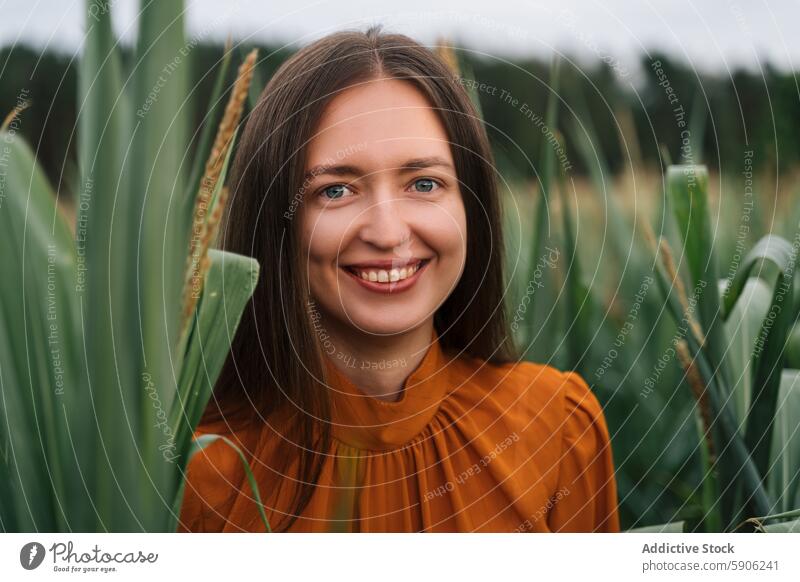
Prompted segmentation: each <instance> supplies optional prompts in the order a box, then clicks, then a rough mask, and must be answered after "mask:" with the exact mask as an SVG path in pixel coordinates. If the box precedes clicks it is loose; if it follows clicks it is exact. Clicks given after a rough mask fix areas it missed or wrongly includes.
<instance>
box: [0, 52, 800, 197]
mask: <svg viewBox="0 0 800 582" xmlns="http://www.w3.org/2000/svg"><path fill="white" fill-rule="evenodd" d="M245 48H247V49H249V48H251V47H249V46H248V47H241V48H239V49H235V50H241V51H242V53H244V50H245ZM259 48H260V49H261V51H260V54H261V55H264V57H263V58H262V60H261V62H260V63H259V77H260V79H262V80H266V79H269V78H270V76H271V74H272V72H273V71H274V70H275V69H276V68H277V67H278V66H279V65H280V64H281V63H282V62H283V61H284V60H285V59H286V58H287V57H288V56H289V55H290V54H291V51H290V50H287V49H276V48H275V47H270V46H260V47H259ZM223 50H224V48H223V47H222V46H221V45H212V44H202V43H200V44H196V45H194V46H193V47H192V51H191V55H190V57H189V59H186V60H185V62H188V63H191V65H190V66H192V68H193V70H192V72H191V75H192V79H193V86H194V90H193V92H192V94H191V95H190V96H189V99H190V106H191V107H192V109H193V111H195V112H196V115H197V120H196V121H197V127H200V124H201V123H202V114H203V113H202V112H204V111H206V110H207V102H206V100H207V99H208V96H209V94H210V93H211V86H212V84H213V82H214V78H215V73H214V69H215V66H216V65H217V64H218V62H219V60H220V58H221V56H222V53H223ZM130 59H131V54H130V51H125V50H123V60H124V61H125V65H126V66H127V67H128V69H126V70H130V67H131V65H132V63H131V62H130ZM459 60H460V61H461V64H462V67H463V70H464V72H465V73H464V75H465V77H467V78H469V79H471V80H473V81H474V82H470V85H471V86H472V87H473V90H474V95H476V96H477V98H478V100H479V102H480V106H481V109H482V113H483V116H484V118H485V120H486V122H487V126H488V130H489V134H490V138H491V140H492V142H493V145H494V149H495V152H496V155H497V162H498V166H499V169H500V170H501V171H502V172H503V173H504V175H505V176H506V177H507V178H508V179H525V178H532V177H534V176H535V167H536V165H537V158H538V156H539V155H540V152H541V151H542V140H543V139H546V137H545V135H546V133H545V130H546V129H549V128H546V127H544V128H543V127H542V126H541V119H542V118H543V117H544V108H545V103H546V99H547V95H548V93H549V88H548V82H549V78H550V74H549V71H550V68H551V63H550V62H547V61H543V60H537V59H529V60H517V61H508V60H499V59H487V58H485V57H476V56H474V55H473V54H472V53H470V52H468V51H464V52H459ZM0 63H2V65H0V66H1V67H2V68H0V77H1V78H2V79H3V83H2V84H0V118H2V117H5V114H6V113H7V112H10V111H11V110H12V109H13V108H14V106H15V105H17V104H18V103H19V101H20V100H21V98H22V97H23V96H24V98H25V99H29V100H30V101H31V104H32V106H31V107H30V109H29V110H27V111H25V113H24V114H23V116H22V118H21V119H20V120H18V122H17V125H18V131H20V132H21V133H22V134H23V135H25V137H26V138H27V139H28V140H29V142H30V143H31V144H32V146H33V147H34V149H35V150H36V151H37V155H38V157H39V159H40V160H41V161H42V164H43V166H44V168H45V170H46V172H47V174H48V176H49V177H50V179H51V181H52V182H53V183H54V184H57V185H58V187H59V190H60V191H61V192H62V193H63V194H65V195H70V194H71V193H72V192H73V191H75V187H74V184H75V181H76V179H77V169H76V168H77V166H76V163H77V162H76V157H75V117H76V108H77V107H78V104H77V103H76V95H77V88H76V83H77V70H76V66H75V61H74V59H73V57H72V56H70V55H66V54H62V53H57V52H52V51H47V52H44V53H40V52H39V51H37V50H36V49H33V48H31V47H27V46H24V45H17V46H15V47H13V48H12V47H6V48H3V49H0ZM613 64H614V63H612V64H611V65H609V64H607V63H603V62H600V61H598V62H597V64H596V65H594V66H586V65H584V64H581V65H578V64H576V63H574V62H573V61H571V60H569V59H566V60H563V61H562V63H561V81H560V90H559V96H560V101H561V102H560V109H561V113H560V120H561V121H560V123H559V128H558V130H559V132H560V133H558V134H556V135H557V136H558V138H559V140H560V141H561V142H562V143H563V145H564V146H565V147H566V152H567V157H568V159H569V162H570V166H571V167H572V171H574V172H576V173H578V174H580V173H583V172H585V170H586V168H585V167H584V166H583V163H582V161H581V156H579V155H577V152H576V151H575V149H574V144H575V140H576V139H577V136H578V135H579V133H581V132H588V135H591V134H592V133H594V134H595V135H597V139H598V141H599V143H595V144H594V146H595V148H596V151H597V155H600V156H603V157H604V158H605V161H606V163H607V164H608V166H609V167H610V168H611V170H612V171H614V172H620V171H625V170H626V168H629V166H630V165H631V164H633V165H635V166H640V165H642V164H644V165H648V166H652V167H656V168H658V167H659V166H660V165H662V164H664V163H665V160H664V159H663V155H664V153H665V152H668V155H669V157H670V158H671V160H673V161H681V160H686V161H689V160H688V159H687V158H686V155H687V154H688V155H690V156H691V161H694V162H702V163H706V164H708V165H709V166H710V167H711V168H713V169H718V170H721V171H722V172H723V173H732V174H738V173H740V172H741V171H742V167H743V158H744V156H745V151H749V150H752V151H753V156H752V163H753V169H754V171H759V170H761V171H764V170H767V171H769V172H771V173H774V172H775V171H777V172H780V173H784V172H786V171H787V170H789V169H790V168H793V167H794V166H795V165H796V164H797V163H798V159H800V140H798V139H797V137H796V134H797V133H798V129H800V88H799V87H798V82H797V79H796V78H795V75H794V74H793V73H784V72H781V71H778V70H775V69H773V68H771V67H769V66H765V67H764V68H763V70H762V71H759V72H757V73H756V72H750V71H745V70H735V71H733V72H732V73H731V74H730V75H723V74H716V75H708V74H704V75H699V74H698V73H697V72H696V71H694V70H693V69H692V68H691V67H690V66H689V65H687V64H685V63H683V62H678V61H676V60H673V59H670V58H669V57H667V56H666V55H652V56H651V57H643V58H642V61H641V67H640V69H639V70H638V71H626V70H621V69H620V68H619V67H614V66H612V65H613ZM228 74H229V76H230V81H231V82H232V81H233V77H234V74H235V71H233V70H229V71H228ZM109 98H114V96H109ZM537 120H538V121H539V125H537ZM681 120H682V121H683V122H684V125H683V126H682V125H680V124H679V121H681ZM589 127H592V128H593V129H592V130H591V131H589V129H588V128H589ZM195 137H196V136H195ZM687 141H688V142H690V143H691V147H690V148H687ZM65 152H66V157H65V155H64V154H65Z"/></svg>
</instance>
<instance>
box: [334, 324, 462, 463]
mask: <svg viewBox="0 0 800 582" xmlns="http://www.w3.org/2000/svg"><path fill="white" fill-rule="evenodd" d="M324 360H325V367H326V370H327V386H328V389H329V390H330V394H331V421H332V432H333V436H334V438H336V439H337V440H339V441H341V442H343V443H345V444H347V445H350V446H352V447H355V448H359V449H373V450H390V449H394V448H399V447H402V446H403V445H404V444H406V443H408V442H409V441H411V440H413V439H414V437H416V436H417V435H418V434H419V433H421V432H422V430H423V429H424V428H425V427H426V426H427V425H428V423H429V422H430V421H431V420H432V419H433V417H434V416H435V415H436V412H437V411H438V410H439V405H440V404H441V401H442V399H443V398H444V397H445V394H446V393H447V386H448V382H447V379H446V372H447V366H446V362H445V357H444V354H443V353H442V348H441V344H440V342H439V336H438V334H437V333H436V329H434V330H433V333H432V334H431V343H430V345H429V347H428V351H427V352H426V353H425V356H424V357H423V358H422V361H421V362H420V364H419V366H417V368H416V369H415V370H413V371H412V372H411V374H410V375H409V376H408V377H407V378H406V380H405V382H404V383H403V388H402V393H401V395H400V399H399V400H397V401H396V402H388V401H386V400H381V399H379V398H375V397H374V396H370V395H368V394H365V393H364V392H362V391H361V390H360V389H359V388H358V387H357V386H356V385H355V384H353V382H352V381H350V379H349V378H348V377H347V376H346V375H345V374H344V372H342V371H340V370H339V369H338V368H337V367H336V364H334V363H333V361H332V360H331V358H330V357H329V356H328V355H326V356H325V358H324Z"/></svg>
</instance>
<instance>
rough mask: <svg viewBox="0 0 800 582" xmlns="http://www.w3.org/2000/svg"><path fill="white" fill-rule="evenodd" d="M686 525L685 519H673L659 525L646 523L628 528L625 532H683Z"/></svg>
mask: <svg viewBox="0 0 800 582" xmlns="http://www.w3.org/2000/svg"><path fill="white" fill-rule="evenodd" d="M685 526H686V522H685V521H673V522H671V523H663V524H661V525H647V526H644V527H637V528H634V529H629V530H627V531H626V532H625V533H683V532H684V528H685Z"/></svg>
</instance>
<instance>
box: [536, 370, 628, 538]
mask: <svg viewBox="0 0 800 582" xmlns="http://www.w3.org/2000/svg"><path fill="white" fill-rule="evenodd" d="M564 380H565V384H564V391H565V392H564V397H565V398H564V400H565V413H566V416H565V418H564V426H563V433H562V434H563V438H562V449H561V458H560V462H559V477H558V488H557V490H556V492H555V494H554V497H553V500H552V501H553V506H552V509H551V510H550V511H549V512H548V520H547V521H548V525H549V529H550V530H551V531H560V532H618V531H619V514H618V513H617V484H616V480H615V479H614V461H613V457H612V454H611V439H610V438H609V434H608V427H607V426H606V421H605V417H604V416H603V409H602V407H601V406H600V403H599V402H598V401H597V398H596V397H595V395H594V394H593V393H592V391H591V390H590V388H589V386H588V384H587V383H586V381H585V380H584V379H583V378H582V377H581V376H580V375H579V374H577V373H576V372H565V373H564Z"/></svg>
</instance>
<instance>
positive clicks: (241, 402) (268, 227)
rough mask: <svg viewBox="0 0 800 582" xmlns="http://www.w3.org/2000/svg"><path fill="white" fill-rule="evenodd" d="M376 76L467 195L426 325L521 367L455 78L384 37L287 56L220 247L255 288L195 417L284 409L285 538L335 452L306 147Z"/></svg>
mask: <svg viewBox="0 0 800 582" xmlns="http://www.w3.org/2000/svg"><path fill="white" fill-rule="evenodd" d="M380 77H390V78H395V79H404V80H408V81H409V82H412V83H414V84H415V86H416V87H417V88H418V89H419V90H420V91H421V92H422V93H423V94H424V95H425V96H426V97H427V98H428V99H429V100H430V102H431V104H432V106H433V108H434V110H436V111H437V112H438V114H439V115H440V117H441V119H442V122H443V124H444V127H445V129H446V131H447V134H448V137H449V140H450V144H451V145H450V147H451V152H452V155H453V160H454V162H455V167H456V174H457V177H458V180H459V182H460V185H461V190H462V193H463V194H464V206H465V210H466V218H467V225H468V228H467V258H466V264H465V266H464V271H463V274H462V276H461V279H460V281H459V282H458V284H457V285H456V287H455V289H454V290H453V292H452V293H451V295H450V296H449V297H448V298H447V300H446V301H445V302H444V303H443V304H442V306H441V307H440V308H439V310H438V311H437V313H436V314H435V318H434V320H435V325H436V328H437V330H438V332H439V333H440V334H441V335H440V341H441V346H442V349H443V350H448V349H450V350H456V351H459V352H464V353H465V354H467V355H469V356H473V357H477V358H481V359H483V360H486V361H490V362H494V363H505V362H509V361H511V360H512V359H514V358H515V351H514V348H513V346H512V343H511V339H510V335H509V333H508V327H507V320H506V315H505V312H504V303H503V294H504V291H503V289H504V276H503V247H502V236H501V218H500V204H499V200H498V196H497V189H496V184H495V176H494V165H493V160H492V154H491V150H490V147H489V141H488V139H487V136H486V132H485V129H484V127H483V124H482V122H481V120H480V119H479V117H478V115H477V113H476V110H475V108H474V106H473V104H472V102H471V101H470V99H469V97H468V95H467V93H466V91H465V90H464V87H463V85H462V84H461V83H459V80H458V78H457V77H456V75H455V74H454V72H452V71H451V70H450V69H448V67H447V65H446V64H445V63H444V62H443V61H442V60H441V58H439V57H438V56H437V55H435V54H434V53H433V52H431V51H430V50H428V49H426V48H425V47H423V46H422V45H420V44H419V43H417V42H415V41H414V40H412V39H411V38H409V37H407V36H404V35H400V34H389V33H384V32H382V31H381V30H380V28H379V27H372V28H370V29H368V30H367V31H366V32H351V31H345V32H338V33H335V34H331V35H329V36H326V37H324V38H322V39H320V40H318V41H316V42H314V43H313V44H311V45H309V46H306V47H305V48H303V49H302V50H300V51H299V52H297V53H295V54H294V55H293V56H292V57H291V58H289V59H288V60H287V61H286V62H285V63H284V64H283V65H282V66H281V67H280V68H279V69H278V71H277V72H276V73H275V75H274V76H273V77H272V79H271V80H270V82H269V83H268V84H267V86H266V87H265V88H264V91H263V93H262V94H261V96H260V98H259V100H258V103H257V105H256V106H255V108H254V110H253V111H252V113H251V114H250V116H249V119H248V121H247V124H246V127H245V129H244V132H243V134H242V136H241V140H240V143H239V145H238V149H237V152H236V157H235V160H234V163H233V166H232V171H231V179H230V187H231V200H230V206H229V211H228V214H227V217H226V221H225V225H224V230H223V235H222V236H223V241H224V242H223V244H224V248H225V249H226V250H229V251H233V252H236V253H240V254H244V255H249V256H252V257H255V258H256V259H258V261H259V263H260V264H261V278H260V281H259V283H258V286H257V288H256V291H255V294H254V295H253V298H252V300H251V302H250V305H249V306H248V308H247V309H246V310H245V313H244V315H243V317H242V321H241V324H240V326H239V329H238V332H237V333H236V336H235V338H234V340H233V342H232V346H231V353H230V355H229V356H228V359H227V361H226V364H225V367H224V369H223V371H222V374H221V376H220V379H219V381H218V382H217V385H216V387H215V390H214V398H213V402H212V403H211V404H210V405H209V407H208V409H207V410H206V412H205V415H204V418H203V422H204V423H205V422H212V421H219V420H220V419H224V420H225V421H226V422H228V421H232V420H233V419H241V420H243V421H244V422H246V423H251V422H261V423H263V422H264V419H265V418H267V417H268V416H269V415H270V414H272V413H274V412H277V411H281V410H286V409H291V410H290V411H289V414H290V415H292V418H293V422H292V424H291V430H289V432H288V434H284V435H283V437H284V442H289V443H293V445H294V446H295V447H296V450H295V452H294V453H291V454H287V455H283V458H284V459H285V460H286V462H287V464H288V463H289V462H296V463H297V470H298V472H297V474H296V479H297V483H299V485H300V486H299V487H297V488H296V491H295V492H294V496H293V498H292V508H291V509H288V510H287V511H286V513H285V514H284V515H285V516H286V517H287V518H288V519H287V520H284V521H283V522H282V523H281V525H280V526H279V527H278V528H276V531H280V530H284V531H285V530H287V529H288V528H289V527H290V526H291V525H292V523H294V521H295V520H296V519H297V516H299V515H300V514H301V513H302V511H303V509H304V508H305V507H306V506H307V505H308V502H309V500H310V498H311V495H312V494H313V491H314V486H315V484H316V483H317V482H318V480H319V475H320V472H321V469H322V465H323V462H324V460H325V457H326V455H327V452H328V450H329V449H330V444H331V440H330V439H331V435H330V422H329V419H330V414H329V406H330V405H329V401H328V393H327V392H326V388H325V385H324V383H323V382H321V381H320V379H321V380H323V381H324V376H325V367H324V360H323V359H322V358H323V357H325V356H324V354H323V353H322V351H321V350H320V346H319V343H318V340H317V337H316V335H315V334H314V330H313V327H312V323H311V320H310V317H309V315H308V313H307V311H306V298H307V297H309V284H308V280H307V278H306V270H305V269H302V268H298V267H299V265H300V261H301V256H302V255H301V251H300V249H301V245H300V243H301V241H300V229H299V227H298V224H297V222H298V221H297V220H294V219H293V218H294V214H293V211H294V208H295V206H296V204H297V197H296V195H297V193H298V192H302V190H303V180H304V175H305V170H306V169H305V164H306V161H307V160H306V145H307V144H308V142H309V140H310V139H311V136H312V135H313V133H314V131H315V130H316V127H317V125H318V123H319V120H320V119H321V116H322V113H323V110H324V109H325V107H326V105H327V104H328V103H329V102H330V101H331V99H332V98H333V97H335V96H336V95H337V94H338V93H339V92H341V91H343V90H344V89H346V88H348V87H350V86H352V85H354V84H356V83H361V82H366V81H369V80H372V79H376V78H380ZM301 203H302V202H301ZM467 310H468V313H467ZM295 412H296V413H295ZM292 413H294V414H292ZM276 438H280V437H278V436H276Z"/></svg>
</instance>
